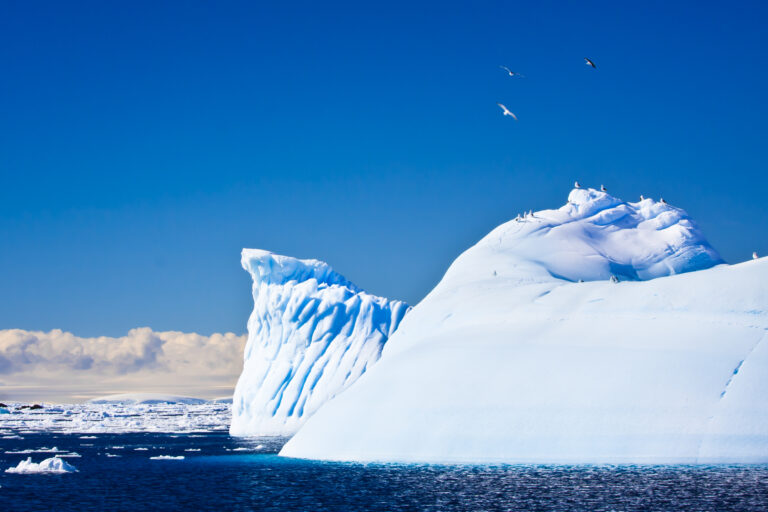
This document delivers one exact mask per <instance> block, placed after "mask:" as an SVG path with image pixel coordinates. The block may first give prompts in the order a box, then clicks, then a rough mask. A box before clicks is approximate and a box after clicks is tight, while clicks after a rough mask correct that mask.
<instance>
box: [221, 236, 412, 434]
mask: <svg viewBox="0 0 768 512" xmlns="http://www.w3.org/2000/svg"><path fill="white" fill-rule="evenodd" d="M242 264H243V268H245V269H246V270H248V272H249V273H250V274H251V277H252V278H253V300H254V308H253V313H252V314H251V316H250V319H249V320H248V342H247V344H246V347H245V361H244V366H243V372H242V374H241V376H240V379H239V380H238V383H237V387H236V389H235V394H234V398H233V409H232V427H231V429H230V433H231V434H232V435H238V436H258V435H290V434H293V433H294V432H295V431H296V429H297V428H298V427H299V426H300V425H301V424H302V423H303V422H304V421H305V419H306V418H307V417H309V416H310V415H311V414H312V413H314V411H315V410H317V409H318V407H320V406H321V405H322V404H324V403H325V402H326V401H328V400H329V399H331V398H332V397H333V396H335V395H336V394H337V393H339V392H341V391H342V390H344V389H346V388H347V387H348V386H350V385H351V384H352V383H353V382H355V380H357V379H358V378H359V377H360V375H362V374H363V373H364V372H365V371H366V370H367V369H368V368H369V367H370V366H371V365H373V364H374V363H375V362H376V361H377V360H378V359H379V357H380V355H381V349H382V347H383V346H384V343H386V341H387V339H388V338H389V336H391V334H392V333H393V332H394V331H395V329H396V328H397V326H398V325H399V323H400V321H401V320H402V319H403V316H404V315H405V314H406V312H407V311H408V309H409V308H408V305H407V304H405V303H404V302H401V301H397V300H388V299H385V298H382V297H376V296H374V295H370V294H368V293H366V292H364V291H363V290H361V289H359V288H358V287H357V286H355V285H354V284H352V283H351V282H349V281H347V280H346V279H345V278H344V277H343V276H341V275H340V274H338V273H336V272H334V271H333V269H331V267H330V266H328V265H327V264H326V263H323V262H322V261H317V260H299V259H296V258H290V257H287V256H280V255H277V254H272V253H270V252H266V251H261V250H256V249H244V250H243V253H242Z"/></svg>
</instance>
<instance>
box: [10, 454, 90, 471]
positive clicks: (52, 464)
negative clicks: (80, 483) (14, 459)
mask: <svg viewBox="0 0 768 512" xmlns="http://www.w3.org/2000/svg"><path fill="white" fill-rule="evenodd" d="M75 471H77V468H75V466H73V465H71V464H69V463H68V462H67V461H65V460H62V459H60V458H58V457H51V458H50V459H45V460H43V461H41V462H39V463H37V462H32V457H27V460H22V461H21V462H19V464H18V466H16V467H13V468H8V469H6V470H5V472H6V473H19V474H34V473H73V472H75Z"/></svg>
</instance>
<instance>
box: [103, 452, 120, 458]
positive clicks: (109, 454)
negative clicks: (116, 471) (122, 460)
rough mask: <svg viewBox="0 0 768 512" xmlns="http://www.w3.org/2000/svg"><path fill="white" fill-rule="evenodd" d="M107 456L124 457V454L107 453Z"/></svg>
mask: <svg viewBox="0 0 768 512" xmlns="http://www.w3.org/2000/svg"><path fill="white" fill-rule="evenodd" d="M104 455H106V456H107V457H122V455H117V454H116V453H105V454H104Z"/></svg>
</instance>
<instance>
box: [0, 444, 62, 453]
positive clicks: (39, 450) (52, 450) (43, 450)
mask: <svg viewBox="0 0 768 512" xmlns="http://www.w3.org/2000/svg"><path fill="white" fill-rule="evenodd" d="M63 451H64V450H59V449H58V448H56V447H55V446H54V447H53V448H46V447H45V446H43V447H42V448H36V449H34V450H33V449H31V448H29V449H27V450H17V451H8V452H5V453H9V454H13V455H27V454H30V453H59V452H63Z"/></svg>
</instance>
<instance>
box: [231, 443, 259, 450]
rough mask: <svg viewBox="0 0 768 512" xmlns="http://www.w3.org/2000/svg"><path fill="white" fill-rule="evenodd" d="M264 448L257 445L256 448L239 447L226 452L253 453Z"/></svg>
mask: <svg viewBox="0 0 768 512" xmlns="http://www.w3.org/2000/svg"><path fill="white" fill-rule="evenodd" d="M263 448H264V445H263V444H260V445H257V446H240V447H238V448H232V449H231V450H228V451H230V452H253V451H256V450H261V449H263Z"/></svg>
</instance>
